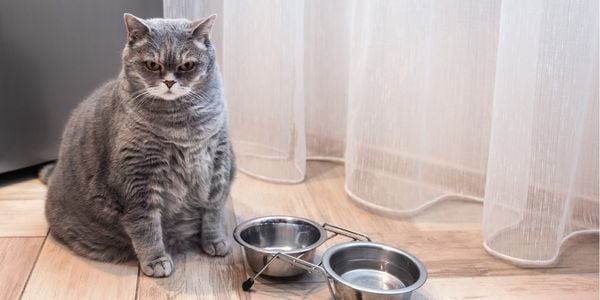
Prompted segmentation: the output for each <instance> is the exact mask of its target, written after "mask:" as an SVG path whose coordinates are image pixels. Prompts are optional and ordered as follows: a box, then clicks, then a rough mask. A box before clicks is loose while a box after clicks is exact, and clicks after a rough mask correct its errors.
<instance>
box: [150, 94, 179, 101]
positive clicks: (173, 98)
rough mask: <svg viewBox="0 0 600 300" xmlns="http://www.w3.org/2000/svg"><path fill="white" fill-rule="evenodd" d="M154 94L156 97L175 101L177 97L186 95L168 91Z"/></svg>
mask: <svg viewBox="0 0 600 300" xmlns="http://www.w3.org/2000/svg"><path fill="white" fill-rule="evenodd" d="M153 96H154V97H156V98H160V99H162V100H167V101H173V100H177V99H179V98H181V97H183V96H184V95H179V94H175V93H173V92H166V93H162V94H160V95H153Z"/></svg>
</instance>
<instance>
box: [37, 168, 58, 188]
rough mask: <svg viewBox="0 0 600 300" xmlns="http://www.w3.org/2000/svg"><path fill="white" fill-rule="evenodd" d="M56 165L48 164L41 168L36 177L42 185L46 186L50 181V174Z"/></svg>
mask: <svg viewBox="0 0 600 300" xmlns="http://www.w3.org/2000/svg"><path fill="white" fill-rule="evenodd" d="M55 166H56V163H50V164H47V165H45V166H43V167H42V168H41V169H40V172H39V173H38V177H39V178H40V180H41V181H42V183H44V184H48V180H50V176H52V172H53V171H54V167H55Z"/></svg>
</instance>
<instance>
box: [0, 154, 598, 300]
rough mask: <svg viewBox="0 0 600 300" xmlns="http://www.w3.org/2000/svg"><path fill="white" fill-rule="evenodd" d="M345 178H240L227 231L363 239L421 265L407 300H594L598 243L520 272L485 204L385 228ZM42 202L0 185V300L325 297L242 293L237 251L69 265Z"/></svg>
mask: <svg viewBox="0 0 600 300" xmlns="http://www.w3.org/2000/svg"><path fill="white" fill-rule="evenodd" d="M343 176H344V172H343V166H341V165H339V164H333V163H324V162H310V163H309V164H308V175H307V180H306V181H305V183H303V184H298V185H279V184H272V183H267V182H263V181H260V180H256V179H252V178H250V177H248V176H244V175H242V174H240V175H239V176H238V179H237V181H236V183H235V185H234V188H233V192H232V201H230V202H229V206H228V207H229V211H228V212H229V226H230V230H233V227H234V226H235V224H236V223H238V222H241V221H243V220H246V219H249V218H253V217H257V216H263V215H273V214H287V215H296V216H301V217H306V218H310V219H313V220H315V221H317V222H319V223H322V222H328V223H331V224H336V225H340V226H344V227H348V228H351V229H355V230H357V231H361V232H364V233H366V234H368V235H369V236H371V237H372V238H373V240H375V241H380V242H383V243H387V244H391V245H393V246H396V247H398V248H402V249H405V250H407V251H409V252H412V253H413V254H414V255H416V256H417V257H419V258H420V259H421V260H422V261H423V262H424V263H425V265H426V266H427V268H428V270H429V280H428V281H427V283H426V284H425V286H423V288H421V289H420V290H419V291H418V293H417V294H416V295H414V297H413V299H415V298H416V299H598V237H597V236H581V237H578V238H577V240H576V241H571V242H569V243H568V244H567V245H565V246H564V247H563V251H564V254H563V255H562V257H561V261H560V263H559V265H558V266H557V267H555V268H550V269H521V268H517V267H514V266H511V265H509V264H507V263H504V262H502V261H500V260H497V259H495V258H492V257H491V256H489V255H488V254H487V253H486V252H485V251H484V249H483V247H482V240H481V229H480V227H481V225H480V222H481V210H482V208H481V204H476V203H460V202H453V203H442V204H440V205H437V206H435V207H433V208H431V209H429V210H428V211H426V212H425V213H423V214H422V215H420V216H418V217H416V218H413V219H404V220H402V219H391V218H386V217H382V216H379V215H376V214H372V213H369V212H367V211H365V210H363V209H362V208H360V207H358V206H356V205H354V204H353V203H352V202H350V201H349V200H348V199H347V197H346V195H345V193H344V189H343V185H344V183H343ZM44 194H45V186H44V185H42V184H41V183H40V182H39V181H38V180H37V179H35V178H34V177H33V174H32V172H20V173H16V174H15V173H13V174H9V175H8V176H6V175H2V176H0V299H18V298H23V299H238V298H243V299H328V297H329V294H328V290H327V288H326V285H325V284H324V283H323V282H322V280H321V279H320V278H319V277H317V276H310V275H307V276H304V277H301V278H297V279H296V280H295V281H294V282H285V281H276V282H273V281H266V280H259V282H257V283H256V284H255V285H254V287H253V290H252V292H250V293H247V292H243V291H242V289H241V283H242V281H244V280H245V279H246V278H247V277H248V276H250V275H251V273H250V271H249V268H248V267H247V266H246V265H245V262H244V259H243V256H242V251H241V249H240V248H239V247H238V246H237V245H236V246H235V247H234V251H233V253H232V255H230V256H228V257H226V258H210V257H207V256H205V255H203V254H200V253H190V254H188V255H187V256H185V257H183V258H180V259H179V260H178V261H176V268H175V273H174V274H173V275H172V276H171V277H169V278H165V279H153V278H148V277H145V276H143V275H142V274H141V273H140V271H139V269H138V266H137V265H136V263H135V262H132V263H127V264H120V265H117V264H107V263H99V262H94V261H90V260H87V259H84V258H81V257H78V256H75V255H74V254H73V253H71V252H69V251H68V250H67V249H65V248H64V247H62V246H61V245H59V244H57V242H56V241H54V240H53V239H52V238H51V237H48V236H47V231H48V230H47V225H46V223H45V220H44V214H43V206H44ZM335 240H336V241H338V242H340V241H342V240H343V238H339V239H338V238H336V239H335ZM232 242H233V241H232ZM575 242H578V243H577V245H576V246H574V244H575ZM330 243H331V242H329V244H330ZM324 248H325V247H322V248H321V249H320V250H319V252H318V253H322V252H323V249H324Z"/></svg>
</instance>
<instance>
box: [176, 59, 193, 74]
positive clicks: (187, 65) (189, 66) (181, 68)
mask: <svg viewBox="0 0 600 300" xmlns="http://www.w3.org/2000/svg"><path fill="white" fill-rule="evenodd" d="M195 66H196V64H195V63H193V62H189V61H188V62H186V63H184V64H181V65H179V66H177V70H178V71H183V72H187V71H191V70H192V69H194V67H195Z"/></svg>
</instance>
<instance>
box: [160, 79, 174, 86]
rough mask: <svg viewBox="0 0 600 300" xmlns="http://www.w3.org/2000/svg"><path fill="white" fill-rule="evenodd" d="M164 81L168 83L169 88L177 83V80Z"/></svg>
mask: <svg viewBox="0 0 600 300" xmlns="http://www.w3.org/2000/svg"><path fill="white" fill-rule="evenodd" d="M163 83H164V84H166V85H167V87H168V88H171V87H172V86H173V85H174V84H175V80H165V81H163Z"/></svg>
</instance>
